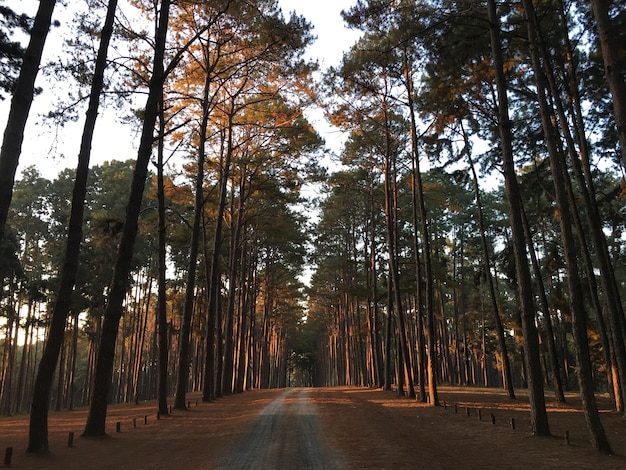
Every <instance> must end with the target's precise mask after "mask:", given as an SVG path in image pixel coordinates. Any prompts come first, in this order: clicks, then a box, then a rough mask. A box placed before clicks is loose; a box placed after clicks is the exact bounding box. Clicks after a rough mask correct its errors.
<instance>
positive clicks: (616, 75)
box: [591, 0, 626, 168]
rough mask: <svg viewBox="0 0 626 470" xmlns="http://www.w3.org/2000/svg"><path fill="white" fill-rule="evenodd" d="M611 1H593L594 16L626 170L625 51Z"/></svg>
mask: <svg viewBox="0 0 626 470" xmlns="http://www.w3.org/2000/svg"><path fill="white" fill-rule="evenodd" d="M610 5H611V1H610V0H591V8H592V9H593V16H594V18H595V19H596V28H597V30H598V36H599V37H600V48H601V50H602V59H603V60H604V74H605V75H606V81H607V83H608V85H609V90H610V91H611V96H612V97H613V112H614V113H615V124H616V125H617V135H618V138H619V145H620V151H621V154H622V165H623V166H624V168H626V83H624V69H623V67H620V65H623V56H624V50H623V49H620V46H619V44H620V43H619V41H618V40H617V37H616V36H617V34H616V33H617V31H616V29H615V27H614V25H613V24H611V17H610V16H609V7H610Z"/></svg>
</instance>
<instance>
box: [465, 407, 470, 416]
mask: <svg viewBox="0 0 626 470" xmlns="http://www.w3.org/2000/svg"><path fill="white" fill-rule="evenodd" d="M465 415H466V416H469V415H470V409H469V406H466V407H465Z"/></svg>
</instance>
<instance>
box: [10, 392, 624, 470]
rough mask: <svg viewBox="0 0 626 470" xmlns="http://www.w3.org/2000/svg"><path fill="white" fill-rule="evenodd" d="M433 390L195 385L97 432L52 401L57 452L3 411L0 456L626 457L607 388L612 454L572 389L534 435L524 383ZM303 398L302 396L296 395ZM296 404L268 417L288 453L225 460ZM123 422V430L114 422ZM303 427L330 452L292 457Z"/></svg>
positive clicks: (194, 461)
mask: <svg viewBox="0 0 626 470" xmlns="http://www.w3.org/2000/svg"><path fill="white" fill-rule="evenodd" d="M438 390H439V397H440V400H441V404H442V406H441V407H437V408H433V407H429V406H427V405H424V404H421V403H418V402H416V401H415V400H410V399H408V398H404V397H400V396H398V395H397V394H396V393H393V392H384V391H381V390H380V389H376V390H374V389H367V388H349V387H339V388H320V389H298V390H296V391H293V392H292V391H289V390H287V391H286V390H254V391H250V392H246V393H243V394H239V395H232V396H227V397H224V398H220V399H218V400H216V401H214V402H210V403H202V402H201V401H200V398H199V395H198V394H194V393H190V394H189V395H188V401H189V405H190V407H189V410H187V411H178V410H174V412H173V414H172V415H170V416H168V417H163V418H161V419H160V420H157V416H156V405H155V402H142V403H140V404H138V405H137V404H128V405H118V406H111V407H109V413H108V419H107V432H108V436H107V437H106V438H101V439H93V438H82V437H80V434H81V432H82V430H83V427H84V424H85V420H86V416H87V410H85V409H81V410H74V411H63V412H51V414H50V418H49V433H50V448H51V451H52V452H51V453H50V454H49V455H46V456H35V455H30V454H26V453H25V448H26V444H27V435H28V417H27V416H16V417H8V418H0V464H1V463H2V458H3V454H4V452H5V449H6V448H7V447H13V457H12V464H11V468H15V469H38V470H43V469H90V470H99V469H184V470H195V469H213V468H223V467H226V466H228V467H230V468H285V469H290V468H328V469H341V468H348V469H374V468H375V469H413V468H420V469H439V468H441V469H458V468H463V469H484V468H490V469H527V468H532V469H533V470H535V469H578V468H581V469H596V468H597V469H600V468H601V469H625V468H626V457H625V456H624V454H625V452H626V419H624V418H623V417H621V416H620V415H618V414H617V413H615V412H611V411H608V405H609V403H608V400H607V399H606V398H604V397H600V399H599V403H600V406H601V408H602V422H603V424H604V426H605V429H606V432H607V435H608V438H609V441H610V443H611V446H612V447H613V451H614V452H615V455H612V456H606V455H601V454H599V453H597V452H595V451H594V450H592V448H591V446H590V444H589V439H588V434H587V430H586V426H585V420H584V416H583V414H582V412H581V411H580V401H579V400H578V398H577V397H575V396H574V395H568V397H567V398H568V403H567V404H558V403H555V402H553V401H551V400H550V398H549V397H547V401H548V403H547V406H548V417H549V422H550V429H551V432H552V437H544V438H539V437H533V436H531V434H530V420H529V412H528V398H527V395H526V394H525V392H524V391H516V393H517V394H518V398H517V400H514V401H511V400H508V399H507V397H506V395H505V393H504V392H503V391H501V390H493V389H480V388H468V387H467V388H466V387H446V386H441V387H440V388H439V389H438ZM196 400H197V401H196ZM298 400H305V401H303V402H301V403H300V405H296V404H295V403H296V401H298ZM444 403H445V406H443V405H444ZM291 408H293V409H294V410H297V413H299V414H303V413H304V414H306V415H307V416H308V418H307V421H306V424H305V425H304V427H303V426H302V425H298V424H296V422H297V420H294V419H278V418H272V419H271V420H270V421H268V422H266V423H265V425H263V426H264V428H265V429H266V430H269V432H273V433H277V432H278V431H280V432H278V434H280V435H281V436H282V439H286V440H285V442H283V443H282V444H280V448H281V449H282V450H281V452H287V453H286V454H284V455H283V457H281V458H282V460H281V458H279V459H278V460H276V461H272V462H271V463H270V462H267V461H263V457H261V458H260V459H259V460H261V461H260V462H258V465H250V464H249V462H248V463H241V462H240V463H237V462H236V461H235V463H233V464H225V462H226V463H227V462H231V463H232V462H233V461H232V460H229V459H232V457H233V453H236V452H238V450H237V449H239V448H240V446H241V444H242V442H247V441H248V440H250V439H251V437H250V436H251V435H252V434H251V433H254V432H255V431H254V430H255V429H256V428H258V427H259V422H260V421H259V420H260V418H261V417H262V416H263V415H266V414H268V410H272V409H278V410H280V411H279V413H285V411H284V410H285V409H291ZM479 410H480V413H479ZM492 415H493V417H495V424H493V422H492ZM309 418H311V419H309ZM511 419H514V422H515V426H514V428H515V429H513V427H512V426H511ZM311 420H312V421H311ZM313 421H314V423H313V424H314V425H312V424H311V423H312V422H313ZM118 422H119V423H120V424H119V426H120V432H117V431H116V424H117V423H118ZM70 432H74V435H75V438H74V441H73V446H72V447H68V436H69V433H70ZM307 432H310V433H315V434H316V435H315V436H312V435H311V436H309V437H311V438H312V439H313V440H319V444H320V447H319V448H320V449H327V450H328V453H327V455H326V456H325V457H326V458H327V460H321V461H320V462H318V463H317V464H311V465H308V464H305V465H304V466H303V465H302V464H301V463H300V464H295V463H294V462H296V461H295V460H293V459H294V458H297V457H298V456H297V455H295V456H294V455H293V454H298V453H300V450H296V452H291V454H289V450H290V447H291V440H293V439H295V438H296V437H297V436H300V435H303V434H304V435H306V433H307ZM566 433H567V434H568V435H569V444H567V443H566V438H565V436H566ZM259 442H261V441H259ZM257 444H258V446H259V447H267V446H268V445H269V444H267V443H263V442H261V443H260V444H259V443H257ZM271 446H272V447H274V446H275V444H272V445H271ZM292 451H293V449H292ZM320 452H322V451H320ZM290 455H291V456H290ZM238 465H239V467H238Z"/></svg>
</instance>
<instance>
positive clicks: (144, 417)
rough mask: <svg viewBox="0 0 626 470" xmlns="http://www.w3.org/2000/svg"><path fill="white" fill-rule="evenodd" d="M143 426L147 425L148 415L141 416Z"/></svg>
mask: <svg viewBox="0 0 626 470" xmlns="http://www.w3.org/2000/svg"><path fill="white" fill-rule="evenodd" d="M143 424H148V415H143Z"/></svg>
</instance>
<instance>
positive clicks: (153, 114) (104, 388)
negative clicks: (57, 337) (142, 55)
mask: <svg viewBox="0 0 626 470" xmlns="http://www.w3.org/2000/svg"><path fill="white" fill-rule="evenodd" d="M160 6H161V8H160V14H159V20H158V29H157V32H156V42H155V53H154V64H153V73H152V77H151V78H150V85H149V92H148V99H147V102H146V107H145V111H144V122H143V128H142V133H141V141H140V144H139V150H138V152H137V162H136V165H135V171H134V174H133V181H132V184H131V190H130V195H129V198H128V204H127V206H126V220H125V223H124V228H123V231H122V238H121V240H120V245H119V248H118V254H117V259H116V261H115V269H114V273H113V280H112V283H111V289H110V291H109V298H108V303H107V307H106V310H105V314H104V322H103V324H102V339H101V341H100V347H99V351H98V359H97V363H96V371H95V377H94V379H95V380H94V390H93V394H92V399H91V406H90V408H89V415H88V417H87V423H86V425H85V430H84V432H83V435H84V436H102V435H105V434H106V430H105V422H106V413H107V404H108V403H107V397H108V393H109V388H110V384H111V378H112V375H113V362H114V359H115V343H116V340H117V330H118V326H119V321H120V318H121V316H122V314H123V302H124V297H125V295H126V291H127V289H128V274H129V272H130V268H131V261H132V255H133V250H134V246H135V239H136V237H137V228H138V220H139V213H140V211H141V201H142V198H143V192H144V188H145V185H146V178H147V176H148V163H149V162H150V156H151V155H152V144H153V141H154V125H155V122H156V118H157V114H158V105H159V101H160V100H161V96H162V90H163V81H164V79H165V74H164V69H163V58H164V53H165V42H166V35H167V28H168V22H169V9H170V0H161V3H160Z"/></svg>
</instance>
